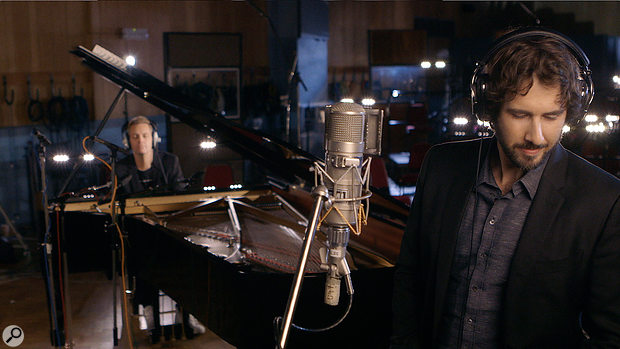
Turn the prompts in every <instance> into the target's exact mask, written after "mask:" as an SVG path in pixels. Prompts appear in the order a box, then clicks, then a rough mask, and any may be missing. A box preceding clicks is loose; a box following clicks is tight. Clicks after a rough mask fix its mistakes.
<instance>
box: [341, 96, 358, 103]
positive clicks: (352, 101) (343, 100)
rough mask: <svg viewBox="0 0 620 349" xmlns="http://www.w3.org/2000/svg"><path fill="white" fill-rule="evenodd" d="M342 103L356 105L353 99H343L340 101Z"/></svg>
mask: <svg viewBox="0 0 620 349" xmlns="http://www.w3.org/2000/svg"><path fill="white" fill-rule="evenodd" d="M340 102H341V103H355V101H354V100H353V98H348V97H347V98H343V99H341V100H340Z"/></svg>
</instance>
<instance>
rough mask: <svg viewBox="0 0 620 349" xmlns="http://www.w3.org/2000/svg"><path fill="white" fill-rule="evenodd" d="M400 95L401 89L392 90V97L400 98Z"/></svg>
mask: <svg viewBox="0 0 620 349" xmlns="http://www.w3.org/2000/svg"><path fill="white" fill-rule="evenodd" d="M398 96H400V90H392V98H398Z"/></svg>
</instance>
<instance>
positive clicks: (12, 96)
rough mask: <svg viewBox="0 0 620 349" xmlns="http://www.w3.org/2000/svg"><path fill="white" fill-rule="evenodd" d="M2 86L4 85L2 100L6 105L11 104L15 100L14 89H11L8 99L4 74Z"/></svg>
mask: <svg viewBox="0 0 620 349" xmlns="http://www.w3.org/2000/svg"><path fill="white" fill-rule="evenodd" d="M2 86H3V87H4V101H5V102H6V104H7V105H11V104H13V102H15V90H14V89H11V98H10V99H9V98H8V97H7V96H8V93H7V91H8V90H7V88H6V76H3V77H2Z"/></svg>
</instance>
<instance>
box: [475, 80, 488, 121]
mask: <svg viewBox="0 0 620 349" xmlns="http://www.w3.org/2000/svg"><path fill="white" fill-rule="evenodd" d="M487 78H488V75H487V74H484V73H476V75H475V76H474V79H473V82H472V89H471V90H472V97H471V102H472V112H473V114H474V116H476V118H477V119H478V120H480V121H490V119H491V118H490V116H489V115H488V112H487V108H486V89H487Z"/></svg>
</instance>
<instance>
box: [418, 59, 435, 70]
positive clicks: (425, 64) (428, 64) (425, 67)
mask: <svg viewBox="0 0 620 349" xmlns="http://www.w3.org/2000/svg"><path fill="white" fill-rule="evenodd" d="M431 66H432V64H431V62H429V61H422V63H420V67H422V69H428V68H430V67H431Z"/></svg>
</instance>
